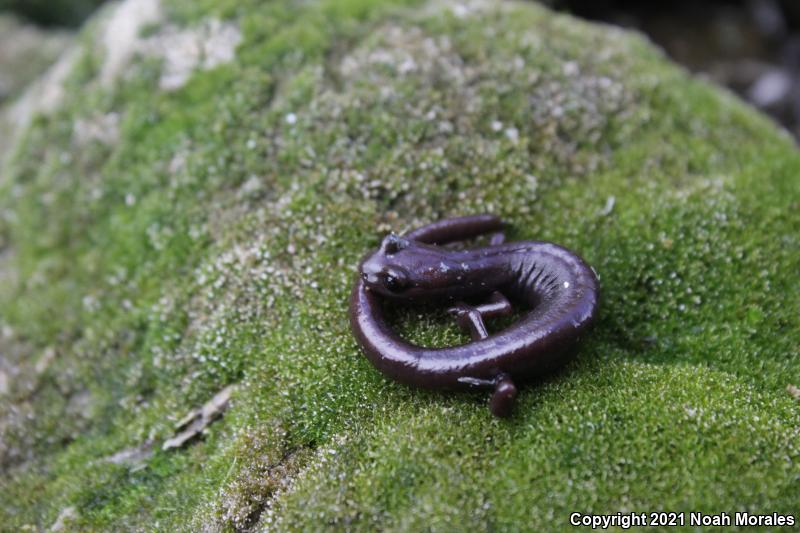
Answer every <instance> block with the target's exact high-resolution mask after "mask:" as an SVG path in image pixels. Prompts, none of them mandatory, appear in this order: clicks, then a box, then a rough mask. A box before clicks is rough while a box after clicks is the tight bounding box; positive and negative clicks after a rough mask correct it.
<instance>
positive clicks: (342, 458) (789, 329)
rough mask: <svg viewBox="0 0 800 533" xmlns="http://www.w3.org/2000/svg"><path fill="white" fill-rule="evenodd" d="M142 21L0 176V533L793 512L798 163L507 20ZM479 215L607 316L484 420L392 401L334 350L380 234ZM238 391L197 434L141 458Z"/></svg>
mask: <svg viewBox="0 0 800 533" xmlns="http://www.w3.org/2000/svg"><path fill="white" fill-rule="evenodd" d="M134 4H135V2H133V0H127V1H126V2H123V3H121V4H119V5H112V6H111V7H109V8H108V9H107V10H105V11H104V12H102V13H100V14H99V15H98V16H97V17H96V18H95V19H94V20H92V21H90V22H89V23H88V25H87V26H86V28H85V29H84V30H83V32H82V34H81V35H80V36H79V37H78V39H77V41H76V44H75V48H74V50H73V52H71V54H73V55H72V56H71V59H70V60H69V62H68V63H63V64H62V65H65V66H64V67H63V68H62V71H63V72H61V71H60V72H61V73H60V75H59V79H58V81H59V84H58V87H59V90H58V95H59V98H58V99H56V100H55V101H54V104H53V105H52V106H48V107H47V108H37V109H36V112H35V113H33V114H31V115H30V120H29V121H28V123H27V124H28V125H27V126H26V127H24V128H23V130H22V131H21V133H20V134H19V136H18V137H17V138H18V141H17V144H16V146H15V148H14V151H13V156H12V157H10V158H9V159H8V160H7V161H6V162H5V166H4V167H3V176H2V179H0V279H2V280H3V281H4V282H3V283H2V284H0V308H2V309H3V312H2V315H0V378H2V379H4V382H3V383H4V385H2V389H0V437H1V438H0V443H2V445H0V469H1V470H2V474H3V475H2V476H0V492H2V493H3V495H4V497H3V498H2V500H1V501H0V517H1V519H2V523H3V524H4V525H7V527H9V528H17V529H18V528H22V527H28V528H30V527H33V528H39V529H44V528H47V527H49V526H50V525H52V524H54V523H59V517H60V516H62V513H63V510H64V509H70V512H69V516H68V518H69V525H70V526H74V527H75V528H80V529H90V530H98V529H159V528H162V529H188V530H200V529H207V530H267V529H270V530H271V529H277V530H306V529H314V530H316V529H323V528H342V529H352V530H373V529H383V530H416V529H431V530H452V529H481V530H485V529H497V530H503V531H516V530H532V531H541V530H558V529H566V528H567V526H568V518H569V512H570V511H575V510H580V511H581V512H598V513H599V512H604V513H614V512H617V511H640V512H644V511H649V510H660V509H669V510H676V511H677V510H686V511H689V510H697V509H707V510H709V511H714V512H722V511H733V510H737V509H741V508H747V509H748V510H750V511H751V512H769V513H771V512H791V511H792V510H793V509H794V508H795V507H796V502H797V498H798V496H800V495H799V494H798V489H797V483H796V479H797V476H798V474H800V471H798V466H797V465H798V464H800V463H799V462H798V459H800V444H798V439H797V427H798V418H797V400H796V399H795V398H794V397H793V396H792V394H790V393H787V390H790V389H788V388H787V387H788V386H789V385H790V384H796V381H797V379H796V378H797V372H798V370H800V368H798V365H800V362H799V361H800V358H798V355H800V354H799V353H798V346H800V342H798V341H800V314H798V313H797V312H796V311H797V309H798V306H800V291H798V290H797V280H796V276H793V275H792V274H793V273H795V272H798V271H800V254H798V253H797V250H798V245H800V242H798V241H799V240H800V237H799V236H800V231H799V230H800V214H799V213H800V209H798V205H800V182H798V180H797V178H796V176H797V175H798V171H800V156H799V155H798V153H797V149H796V147H795V146H794V145H793V144H792V141H791V139H789V138H788V136H787V135H786V134H785V133H783V132H781V131H779V130H778V129H777V128H776V127H775V126H774V125H772V124H771V123H770V122H769V121H768V120H766V119H765V118H764V117H762V116H760V115H758V114H757V113H756V112H754V111H753V110H751V109H749V108H748V107H746V106H745V105H744V104H742V103H741V102H740V101H738V100H737V99H735V98H734V97H733V96H731V95H730V94H729V93H727V92H724V91H722V90H720V89H717V88H714V87H711V86H709V85H706V84H704V83H703V82H700V81H697V80H693V79H691V78H690V77H689V76H688V75H687V74H686V73H685V72H683V71H682V70H681V69H679V68H677V67H675V66H674V65H672V64H670V63H669V62H668V61H667V60H666V59H665V58H664V57H663V56H662V54H661V53H660V52H659V51H657V50H656V49H654V48H653V47H652V46H651V45H650V44H648V43H647V42H646V41H645V40H644V39H642V38H641V36H638V35H635V34H631V33H628V32H625V31H622V30H618V29H613V28H610V27H605V26H595V25H591V24H587V23H584V22H580V21H578V20H575V19H573V18H570V17H567V16H563V15H557V14H554V13H552V12H550V11H548V10H547V9H545V8H543V7H541V6H538V5H536V4H533V3H522V2H503V3H494V2H485V1H479V2H454V1H450V0H447V1H441V0H435V1H431V2H427V3H423V2H418V1H408V2H380V1H377V0H376V1H372V0H348V1H346V2H342V1H340V0H335V1H334V0H319V1H313V2H302V3H297V2H288V1H286V2H270V3H267V4H264V3H261V2H251V1H246V2H240V1H233V0H226V1H223V2H211V1H205V0H203V1H188V0H163V1H162V2H150V3H144V4H143V5H139V6H138V8H137V9H139V10H140V11H141V13H143V16H142V17H140V18H139V19H137V20H139V22H137V23H136V24H134V26H135V29H134V30H130V27H129V26H124V28H123V29H124V31H122V30H120V31H118V32H114V31H112V30H110V29H109V28H113V21H114V20H117V21H119V20H121V18H120V17H122V15H124V14H125V13H130V12H132V11H124V10H125V9H128V10H133V9H134V7H132V6H133V5H134ZM143 6H144V7H143ZM145 8H147V9H145ZM120 10H123V11H120ZM142 10H143V11H142ZM144 15H146V16H144ZM128 22H129V23H131V20H130V19H129V20H128ZM109 32H110V33H118V34H119V36H120V37H125V39H123V40H120V41H119V42H122V41H124V43H127V45H126V46H125V47H124V49H123V47H120V48H118V49H117V48H114V46H118V45H119V42H117V41H115V43H117V44H113V45H111V46H110V47H109V44H108V43H109V41H108V39H107V38H106V37H108V36H109ZM209 37H210V38H211V40H210V41H209V40H208V38H209ZM112 40H113V39H112ZM119 46H121V45H119ZM165 47H166V50H165ZM209 47H210V48H209ZM110 51H113V53H111V52H110ZM109 65H111V66H109ZM487 211H488V212H493V213H496V214H498V215H500V216H502V217H504V218H506V219H507V220H508V221H509V222H510V223H511V237H512V238H515V239H516V238H518V239H545V240H552V241H555V242H559V243H561V244H564V245H566V246H568V247H570V248H572V249H575V250H577V251H579V252H580V253H581V255H582V256H584V257H585V258H586V259H587V260H588V261H589V262H590V263H591V264H592V265H593V266H594V267H595V269H596V270H597V272H598V273H599V275H600V281H601V286H602V291H603V303H602V308H601V310H600V316H599V320H598V324H597V326H596V328H595V330H594V332H593V333H592V335H591V337H590V338H589V339H587V341H588V342H587V343H586V345H585V346H584V347H583V349H582V350H581V352H580V354H579V356H578V358H577V359H576V360H575V361H574V362H573V363H571V364H570V366H569V367H568V368H567V369H566V370H565V371H563V372H561V373H559V374H557V375H555V376H551V377H550V378H549V379H547V380H544V381H543V382H542V383H538V384H533V385H531V386H527V387H524V388H523V389H522V391H521V394H520V405H519V407H518V409H517V411H516V412H515V414H514V416H513V417H512V418H511V419H510V420H508V421H498V420H494V419H492V418H491V416H490V415H489V414H488V412H487V410H486V408H485V405H484V401H485V398H484V397H482V396H471V395H469V394H467V395H449V394H440V393H434V392H426V391H418V390H412V389H410V388H406V387H403V386H400V385H398V384H395V383H392V382H389V381H387V380H385V379H384V378H383V377H382V376H381V375H380V374H379V373H377V372H376V371H375V370H374V369H373V368H372V367H371V366H370V365H369V363H368V362H367V361H366V360H365V358H363V357H362V356H361V355H360V354H359V352H358V349H357V346H356V344H355V343H354V341H353V340H352V338H351V335H350V332H349V327H348V320H347V297H348V294H349V290H350V285H351V283H352V281H353V275H354V269H355V266H356V264H357V262H358V260H359V259H360V257H362V256H363V254H364V253H366V252H367V251H368V250H370V249H371V248H373V247H374V246H375V245H376V244H377V242H378V239H379V238H380V236H381V235H380V233H381V232H385V231H389V230H390V229H392V230H395V231H404V230H407V229H409V228H411V227H414V226H416V225H418V224H421V223H424V222H428V221H431V220H435V219H438V218H441V217H445V216H451V215H459V214H469V213H476V212H487ZM398 315H399V316H397V326H398V328H399V330H401V331H402V332H403V334H404V335H406V336H408V337H409V338H410V339H412V340H413V341H415V342H419V343H423V344H453V343H458V342H463V340H464V339H463V337H462V336H461V333H460V332H459V331H458V330H457V328H456V327H455V326H454V325H453V324H452V323H451V322H449V321H447V320H446V318H445V317H443V316H440V315H438V314H430V313H425V314H419V313H416V312H411V311H408V312H401V313H399V314H398ZM46 354H52V357H51V356H47V357H45V355H46ZM37 361H46V364H44V363H42V364H39V365H37ZM3 376H5V377H3ZM231 385H235V386H236V395H235V402H232V403H231V404H230V406H229V407H228V408H227V410H226V411H225V414H224V416H222V417H220V418H216V417H210V418H209V421H210V419H211V418H214V420H215V421H214V423H210V424H206V425H203V427H202V428H201V429H202V430H203V438H202V439H193V440H189V439H187V440H186V441H185V442H183V441H182V442H181V446H180V447H169V446H168V447H167V448H170V449H166V450H165V449H162V448H163V447H164V443H165V442H169V439H171V438H173V437H174V436H175V431H176V430H175V425H176V424H177V423H178V422H179V419H180V418H181V417H182V416H183V415H185V414H186V413H187V412H192V413H194V411H192V410H193V409H194V408H195V407H196V406H199V405H203V404H204V403H205V402H207V401H208V400H209V398H212V397H214V395H215V394H216V393H217V392H219V391H221V390H229V389H226V387H228V386H231ZM226 404H227V403H226ZM195 414H196V413H195ZM200 418H202V417H200ZM195 420H197V417H195ZM198 431H199V430H198ZM193 436H194V435H193ZM62 522H63V520H62Z"/></svg>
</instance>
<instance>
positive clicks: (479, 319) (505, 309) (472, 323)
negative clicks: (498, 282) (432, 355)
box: [448, 291, 512, 341]
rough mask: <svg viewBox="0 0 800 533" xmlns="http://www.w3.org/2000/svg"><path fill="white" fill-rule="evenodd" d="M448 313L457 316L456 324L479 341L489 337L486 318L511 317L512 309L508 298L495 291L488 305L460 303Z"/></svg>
mask: <svg viewBox="0 0 800 533" xmlns="http://www.w3.org/2000/svg"><path fill="white" fill-rule="evenodd" d="M448 311H449V312H450V313H451V314H453V315H455V317H456V322H458V325H459V326H460V327H461V329H462V330H464V331H466V332H468V333H469V334H470V336H471V337H472V340H476V341H477V340H480V339H485V338H486V337H488V336H489V332H488V330H487V329H486V324H485V323H484V321H483V319H484V318H492V317H496V316H507V315H510V314H511V311H512V308H511V302H509V301H508V298H506V297H505V296H503V295H502V294H501V293H500V292H497V291H495V292H493V293H492V295H491V296H490V297H489V300H488V301H487V302H486V303H482V304H480V305H476V306H472V305H468V304H465V303H463V302H459V303H458V304H456V305H455V306H453V307H451V308H450V309H448Z"/></svg>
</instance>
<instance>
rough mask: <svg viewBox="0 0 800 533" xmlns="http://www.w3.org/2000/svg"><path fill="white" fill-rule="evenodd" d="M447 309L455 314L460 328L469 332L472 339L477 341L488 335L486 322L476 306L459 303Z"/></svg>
mask: <svg viewBox="0 0 800 533" xmlns="http://www.w3.org/2000/svg"><path fill="white" fill-rule="evenodd" d="M448 311H449V312H450V313H451V314H453V315H455V317H456V323H458V325H459V326H460V327H461V329H462V330H464V331H466V332H468V333H469V335H470V337H472V340H474V341H479V340H481V339H485V338H486V337H488V336H489V332H488V331H487V330H486V324H484V322H483V316H481V312H480V310H479V309H478V308H477V307H473V306H471V305H467V304H465V303H459V304H456V305H455V306H454V307H451V308H450V309H448Z"/></svg>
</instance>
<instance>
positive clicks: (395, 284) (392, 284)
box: [386, 274, 403, 292]
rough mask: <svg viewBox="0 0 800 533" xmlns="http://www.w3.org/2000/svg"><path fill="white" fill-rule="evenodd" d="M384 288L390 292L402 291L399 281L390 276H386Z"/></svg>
mask: <svg viewBox="0 0 800 533" xmlns="http://www.w3.org/2000/svg"><path fill="white" fill-rule="evenodd" d="M386 288H387V289H389V290H390V291H392V292H400V291H401V290H402V289H403V286H402V284H401V283H400V280H399V279H397V278H396V277H394V276H392V275H391V274H388V275H387V276H386Z"/></svg>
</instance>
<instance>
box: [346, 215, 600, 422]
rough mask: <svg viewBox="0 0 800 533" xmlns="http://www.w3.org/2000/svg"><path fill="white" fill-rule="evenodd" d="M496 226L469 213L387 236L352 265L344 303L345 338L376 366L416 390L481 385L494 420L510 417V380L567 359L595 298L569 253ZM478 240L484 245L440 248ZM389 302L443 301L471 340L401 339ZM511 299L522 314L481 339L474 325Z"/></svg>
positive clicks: (592, 281) (481, 328)
mask: <svg viewBox="0 0 800 533" xmlns="http://www.w3.org/2000/svg"><path fill="white" fill-rule="evenodd" d="M503 227H504V224H503V221H502V220H501V219H499V218H498V217H496V216H493V215H473V216H465V217H459V218H451V219H445V220H441V221H438V222H434V223H432V224H429V225H427V226H423V227H421V228H419V229H416V230H414V231H411V232H409V233H407V234H405V235H403V236H399V235H395V234H390V235H388V236H387V237H386V238H384V239H383V241H382V242H381V245H380V247H379V249H378V250H377V251H375V252H373V253H371V254H368V255H367V256H366V257H365V258H364V259H363V260H362V261H361V263H360V264H359V274H360V275H359V276H358V278H357V281H356V283H355V286H354V288H353V291H352V296H351V298H350V323H351V327H352V330H353V333H354V335H355V338H356V340H357V341H358V344H359V345H360V346H361V348H362V349H363V351H364V353H365V354H366V356H367V358H368V359H369V360H370V362H371V363H372V364H373V365H374V366H375V367H376V368H377V369H378V370H380V371H381V372H383V373H384V374H385V375H387V376H389V377H391V378H393V379H396V380H397V381H400V382H402V383H406V384H408V385H414V386H420V387H425V388H434V389H438V388H441V389H470V388H475V387H487V388H490V389H491V390H492V394H491V398H490V401H489V408H490V410H491V412H492V414H494V415H496V416H498V417H505V416H509V415H510V414H511V412H512V407H513V405H514V402H515V399H516V397H517V392H518V391H517V385H516V383H518V382H519V381H521V380H524V379H529V378H532V377H535V376H538V375H541V374H544V373H546V372H548V371H550V370H552V369H554V368H556V367H557V366H559V365H560V364H563V362H564V361H566V360H567V359H568V358H569V356H571V355H572V354H574V352H575V348H576V347H577V345H578V342H579V341H580V340H581V339H582V338H583V337H584V336H585V334H586V332H587V331H588V329H589V328H590V326H591V325H592V323H593V321H594V318H595V313H596V310H597V305H598V300H599V284H598V280H597V276H596V275H595V272H594V271H593V269H592V268H591V267H590V266H589V265H587V263H586V262H585V261H584V260H583V259H581V258H580V257H579V256H578V255H576V254H575V253H574V252H572V251H570V250H568V249H566V248H564V247H562V246H559V245H557V244H553V243H550V242H544V241H519V242H509V243H506V242H505V234H504V233H503ZM486 234H489V235H490V241H489V245H488V246H482V247H477V248H471V249H453V248H452V247H446V246H445V245H447V244H450V243H453V242H456V241H462V240H467V239H472V238H475V237H477V236H480V235H486ZM398 300H405V301H409V302H415V301H424V300H428V301H430V300H433V301H435V302H444V303H446V304H449V305H450V307H449V312H450V313H451V314H452V315H453V316H454V317H455V319H456V321H457V323H458V324H459V325H460V326H461V327H462V328H463V329H465V330H466V331H468V332H469V333H470V335H471V337H472V341H471V342H469V343H466V344H463V345H460V346H453V347H446V348H429V347H423V346H416V345H414V344H411V343H409V342H407V341H405V340H403V339H402V338H401V337H399V336H398V335H397V334H396V333H395V332H394V331H393V330H392V328H391V327H390V326H389V325H388V324H387V322H386V319H385V317H384V311H383V306H384V305H385V304H387V303H389V302H392V301H398ZM467 301H482V302H483V303H479V304H477V305H473V304H469V303H466V302H467ZM511 301H514V302H515V303H516V304H517V305H520V306H521V307H524V308H525V309H526V311H525V314H524V315H523V316H522V317H521V318H520V319H519V320H518V321H516V322H515V323H513V324H512V325H510V326H509V327H507V328H505V329H504V330H502V331H499V332H496V333H493V334H490V333H489V331H488V330H487V328H486V325H485V323H484V319H485V318H490V317H496V316H502V315H509V314H511V313H512V305H511Z"/></svg>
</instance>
